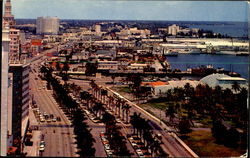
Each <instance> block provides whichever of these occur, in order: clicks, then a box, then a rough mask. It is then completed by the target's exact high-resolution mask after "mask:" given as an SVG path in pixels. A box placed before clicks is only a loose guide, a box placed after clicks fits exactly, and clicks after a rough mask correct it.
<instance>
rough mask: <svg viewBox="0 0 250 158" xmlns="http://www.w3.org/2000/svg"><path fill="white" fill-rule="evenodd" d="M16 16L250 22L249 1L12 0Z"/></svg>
mask: <svg viewBox="0 0 250 158" xmlns="http://www.w3.org/2000/svg"><path fill="white" fill-rule="evenodd" d="M11 2H12V6H13V14H14V16H15V18H33V19H34V18H37V17H38V16H57V17H59V18H60V19H108V20H109V19H111V20H186V21H189V20H190V21H248V13H247V12H248V4H247V2H237V1H203V2H202V1H163V0H162V1H155V0H154V1H148V0H147V1H142V0H141V1H135V0H127V1H124V0H119V1H118V0H116V1H115V0H104V1H103V0H91V1H89V0H12V1H11Z"/></svg>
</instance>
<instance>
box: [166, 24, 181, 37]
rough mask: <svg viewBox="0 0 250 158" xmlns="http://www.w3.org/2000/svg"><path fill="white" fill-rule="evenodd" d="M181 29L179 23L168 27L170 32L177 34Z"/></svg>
mask: <svg viewBox="0 0 250 158" xmlns="http://www.w3.org/2000/svg"><path fill="white" fill-rule="evenodd" d="M179 31H180V26H177V25H175V24H174V25H171V26H169V27H168V34H170V35H174V36H175V35H177V33H178V32H179Z"/></svg>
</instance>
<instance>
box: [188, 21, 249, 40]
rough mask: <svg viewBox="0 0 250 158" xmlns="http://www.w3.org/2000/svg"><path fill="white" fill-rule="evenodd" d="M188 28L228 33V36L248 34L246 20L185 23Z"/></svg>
mask: <svg viewBox="0 0 250 158" xmlns="http://www.w3.org/2000/svg"><path fill="white" fill-rule="evenodd" d="M184 26H187V27H189V28H199V29H203V30H211V31H213V32H215V33H221V34H222V35H228V36H230V37H247V36H248V23H247V22H224V23H223V22H220V23H218V22H217V23H216V22H214V23H213V22H210V23H209V24H207V23H200V24H192V25H190V24H186V25H184Z"/></svg>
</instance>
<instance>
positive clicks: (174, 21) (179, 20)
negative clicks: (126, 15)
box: [15, 16, 249, 23]
mask: <svg viewBox="0 0 250 158" xmlns="http://www.w3.org/2000/svg"><path fill="white" fill-rule="evenodd" d="M48 17H57V16H48ZM58 18H59V17H58ZM15 19H16V20H24V19H25V20H36V18H15ZM59 20H90V21H174V22H245V23H248V22H249V21H227V20H225V21H216V20H215V21H213V20H207V21H206V20H204V21H203V20H142V19H140V20H136V19H134V20H131V19H69V18H66V19H61V18H59Z"/></svg>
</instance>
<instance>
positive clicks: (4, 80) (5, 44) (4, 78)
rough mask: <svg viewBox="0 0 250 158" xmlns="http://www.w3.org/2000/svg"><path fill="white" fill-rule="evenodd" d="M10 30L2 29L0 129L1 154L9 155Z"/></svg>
mask: <svg viewBox="0 0 250 158" xmlns="http://www.w3.org/2000/svg"><path fill="white" fill-rule="evenodd" d="M9 43H10V39H9V30H8V28H6V27H3V29H2V52H1V63H0V65H1V66H0V67H1V82H0V84H1V96H0V97H1V108H0V118H1V123H0V126H1V129H0V131H1V132H0V135H1V137H0V155H1V156H6V155H7V147H8V146H7V131H8V115H7V114H8V99H7V98H8V92H7V89H8V54H9Z"/></svg>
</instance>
